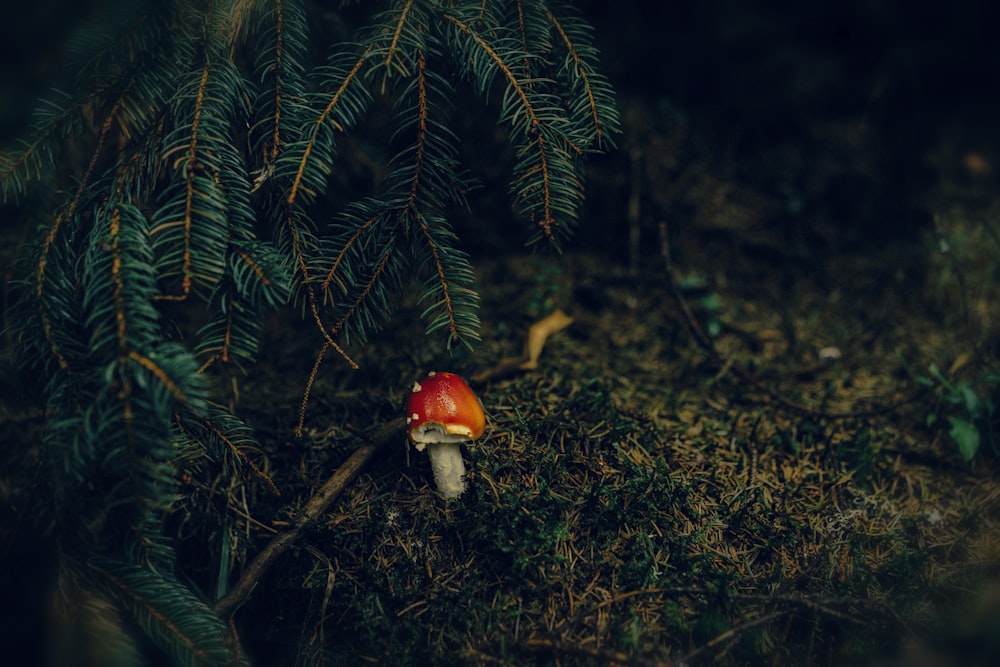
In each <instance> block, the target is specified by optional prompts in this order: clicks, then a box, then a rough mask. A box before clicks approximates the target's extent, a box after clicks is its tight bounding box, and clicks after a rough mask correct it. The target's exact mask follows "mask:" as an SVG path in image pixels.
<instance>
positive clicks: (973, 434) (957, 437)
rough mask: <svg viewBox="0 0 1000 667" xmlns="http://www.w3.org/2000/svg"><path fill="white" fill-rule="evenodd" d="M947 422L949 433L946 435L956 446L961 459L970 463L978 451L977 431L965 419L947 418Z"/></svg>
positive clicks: (974, 426)
mask: <svg viewBox="0 0 1000 667" xmlns="http://www.w3.org/2000/svg"><path fill="white" fill-rule="evenodd" d="M948 421H949V422H951V431H949V432H948V435H950V436H951V438H952V440H954V441H955V442H956V443H957V444H958V451H959V453H960V454H961V455H962V458H963V459H964V460H966V461H971V460H972V458H973V457H974V456H975V455H976V452H977V451H978V450H979V430H978V429H977V428H976V425H975V424H973V423H972V422H970V421H967V420H965V419H959V418H958V417H948Z"/></svg>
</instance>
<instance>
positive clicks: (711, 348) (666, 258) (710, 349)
mask: <svg viewBox="0 0 1000 667" xmlns="http://www.w3.org/2000/svg"><path fill="white" fill-rule="evenodd" d="M659 231H660V255H661V256H662V258H663V264H664V268H665V270H666V274H667V284H668V285H669V287H670V292H671V295H672V296H673V298H674V301H676V302H677V307H678V308H679V309H680V311H681V315H682V317H683V318H684V323H685V324H686V325H687V328H688V331H690V332H691V337H692V338H694V341H695V342H696V343H697V344H698V347H700V348H701V349H703V350H704V351H705V352H707V353H708V354H709V355H710V356H711V357H712V359H714V360H715V361H716V362H717V363H718V364H720V365H721V366H723V367H724V368H725V369H726V370H731V371H732V372H733V373H734V374H735V375H736V376H737V377H739V378H740V379H741V380H743V381H744V382H746V383H747V384H749V385H751V386H753V387H754V388H755V389H757V390H758V391H760V392H762V393H763V394H765V395H767V396H768V397H769V398H771V399H772V400H774V401H775V402H777V403H779V404H780V405H782V406H783V407H785V408H788V409H789V410H793V411H795V412H798V413H800V414H803V415H806V416H809V417H813V418H815V419H853V418H858V417H872V416H874V415H881V414H885V413H887V412H892V411H893V410H896V409H898V408H900V407H902V406H904V405H906V404H908V403H912V402H913V401H915V400H917V399H918V398H920V396H922V395H923V394H924V390H923V389H918V390H917V391H914V392H913V393H911V394H908V395H907V396H904V397H903V398H900V399H898V400H895V401H892V402H890V403H886V404H884V405H877V406H875V407H872V408H868V409H865V410H848V411H845V412H836V411H830V410H817V409H816V408H811V407H809V406H808V405H805V404H804V403H799V402H798V401H793V400H792V399H790V398H788V397H787V396H784V395H782V394H781V393H780V392H778V391H776V390H774V389H772V388H771V387H769V386H767V385H766V384H764V383H763V382H761V381H760V380H758V379H757V378H755V377H754V376H753V375H752V374H751V373H750V372H749V371H747V370H746V369H745V368H743V367H742V366H741V365H740V364H738V363H736V362H735V361H734V360H733V359H729V358H728V357H726V356H725V355H723V354H722V353H721V352H719V350H718V349H717V348H716V347H715V343H713V342H712V339H711V338H709V337H708V335H707V334H706V333H705V332H704V331H703V330H702V328H701V326H700V325H699V324H698V321H697V320H696V319H695V317H694V314H693V313H692V312H691V308H690V307H689V306H688V304H687V301H685V299H684V295H683V294H681V290H680V288H679V287H678V286H677V278H676V273H675V271H674V265H673V261H672V260H671V259H670V242H669V240H668V235H667V223H665V222H661V223H660V225H659Z"/></svg>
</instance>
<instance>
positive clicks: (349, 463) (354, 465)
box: [214, 417, 406, 619]
mask: <svg viewBox="0 0 1000 667" xmlns="http://www.w3.org/2000/svg"><path fill="white" fill-rule="evenodd" d="M405 429H406V420H405V419H404V418H403V417H399V418H397V419H393V420H392V421H391V422H389V423H387V424H385V425H383V426H381V427H379V428H378V429H376V430H375V432H374V433H372V434H371V435H370V436H369V437H368V442H367V443H365V444H364V445H361V446H360V447H358V448H357V449H356V450H354V453H353V454H351V455H350V457H348V459H347V460H346V461H345V462H344V463H343V464H342V465H341V466H340V467H339V468H337V470H336V471H335V472H334V473H333V474H332V475H331V476H330V478H329V479H327V481H326V482H325V483H324V484H323V486H321V487H320V488H319V490H318V491H317V492H316V494H315V495H314V496H313V497H312V498H310V499H309V502H308V503H306V506H305V507H303V508H302V512H301V513H300V514H299V516H298V518H296V519H295V523H293V524H292V525H291V527H289V528H287V529H286V530H284V531H282V532H280V533H278V534H277V535H276V536H275V537H274V538H273V539H272V540H271V541H270V542H268V544H267V546H266V547H264V549H263V550H261V552H260V553H258V554H257V555H256V556H255V557H254V558H253V560H251V561H250V564H249V565H247V568H246V569H245V570H244V571H243V574H242V575H240V578H239V580H238V581H237V582H236V585H234V586H233V587H232V588H231V589H230V590H229V592H228V593H226V594H225V595H224V596H222V597H221V598H219V600H218V601H217V602H216V603H215V606H214V610H215V613H216V614H218V615H219V617H221V618H224V619H228V618H229V617H231V616H232V614H233V612H235V611H236V609H238V608H239V607H240V605H242V604H243V603H244V602H246V601H247V599H248V598H249V597H250V593H251V592H252V591H253V589H254V587H255V586H256V585H257V581H258V580H259V579H260V578H261V577H262V576H264V573H265V572H267V570H268V568H270V567H271V564H272V563H273V562H274V561H275V559H277V558H278V556H280V555H281V554H283V553H284V552H285V551H286V550H287V549H288V547H290V546H292V544H294V543H295V542H297V541H298V540H299V538H300V537H302V533H303V532H305V529H306V527H307V526H308V525H309V524H310V523H312V522H314V521H316V520H318V519H319V517H320V516H322V514H323V512H325V511H326V509H327V508H328V507H329V506H330V504H331V503H333V501H334V500H336V499H337V498H338V497H339V496H340V494H341V493H342V492H343V491H344V489H346V488H347V486H348V484H350V483H351V482H352V481H354V479H355V478H356V477H357V476H358V474H359V473H360V472H361V470H362V469H363V468H364V467H365V466H366V465H367V464H368V462H369V461H371V460H372V458H374V456H375V454H377V453H378V452H379V451H381V450H382V449H383V448H384V447H385V446H386V445H388V444H389V443H392V442H399V439H400V437H401V436H402V434H403V433H404V432H405Z"/></svg>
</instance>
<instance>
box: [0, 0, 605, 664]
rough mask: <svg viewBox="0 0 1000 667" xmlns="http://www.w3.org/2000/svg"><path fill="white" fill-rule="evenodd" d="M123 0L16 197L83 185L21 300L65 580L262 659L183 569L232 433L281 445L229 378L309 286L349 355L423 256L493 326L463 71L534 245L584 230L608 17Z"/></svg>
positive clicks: (477, 4)
mask: <svg viewBox="0 0 1000 667" xmlns="http://www.w3.org/2000/svg"><path fill="white" fill-rule="evenodd" d="M119 4H120V6H118V7H115V8H114V11H111V12H109V13H108V15H107V16H105V17H103V18H101V19H100V20H98V21H96V22H95V23H94V24H93V25H92V26H91V27H89V28H87V29H84V30H81V31H80V34H79V36H78V39H76V40H75V41H74V43H73V45H72V47H73V55H74V58H75V60H74V62H75V63H76V72H77V76H76V79H75V86H74V87H73V88H72V90H70V91H69V92H64V93H59V94H54V95H52V96H51V98H50V99H48V100H46V102H45V104H43V105H42V107H41V108H40V110H39V112H38V113H37V114H36V119H35V124H34V127H33V128H32V132H31V136H30V139H28V140H26V141H25V142H24V143H23V144H22V145H21V146H20V147H19V148H18V150H16V151H13V152H10V153H8V154H5V155H3V156H2V158H0V187H2V192H3V194H4V197H5V199H18V198H20V197H23V196H25V195H26V194H27V193H29V192H32V191H38V190H43V191H48V192H50V193H53V194H54V196H55V197H56V201H57V205H56V207H55V210H54V213H53V214H52V216H51V219H49V220H47V221H45V223H44V224H43V226H42V228H41V230H40V232H39V234H38V238H37V240H36V242H35V244H34V245H33V247H32V248H30V249H29V250H28V251H27V252H25V253H24V258H23V267H22V268H23V271H22V275H23V281H22V283H21V284H20V286H19V288H20V292H19V299H18V301H17V304H16V307H15V308H14V313H13V315H14V318H13V320H12V321H13V322H14V325H13V329H14V331H15V333H16V335H17V337H18V338H17V340H18V344H19V356H20V360H21V362H22V363H23V364H24V366H25V367H26V368H30V369H32V370H33V371H35V372H36V373H37V374H38V376H39V377H40V378H41V379H42V381H43V382H44V383H45V388H44V390H45V396H46V400H47V406H46V414H47V415H48V417H47V421H46V428H45V435H44V461H45V464H46V465H47V466H48V468H47V471H46V479H48V480H49V484H50V487H51V488H50V491H51V494H50V502H49V506H48V508H47V510H46V511H47V512H49V514H50V517H49V518H50V519H51V521H52V522H53V524H54V525H55V526H56V528H55V532H56V535H57V537H58V540H59V543H60V544H59V546H60V554H61V559H60V569H61V575H60V576H61V581H62V582H63V583H64V584H65V585H67V586H70V585H71V584H72V586H73V587H75V588H76V589H77V590H82V591H85V595H84V597H85V598H86V599H90V598H93V599H98V600H101V601H103V602H102V603H101V604H100V605H91V606H95V608H100V609H105V610H108V609H110V610H112V611H109V612H107V613H106V614H105V616H107V617H110V616H108V614H112V615H114V616H115V618H119V617H127V618H129V619H131V620H130V621H127V622H126V621H119V623H120V624H123V625H122V627H134V628H138V630H139V634H140V635H143V636H144V638H143V639H142V642H151V643H152V645H154V646H156V647H157V648H158V650H160V651H163V652H165V653H166V654H167V655H169V656H171V657H172V659H173V660H174V661H176V662H178V663H180V664H230V663H234V664H235V663H241V662H243V660H244V658H243V657H241V655H240V653H239V650H238V646H237V643H236V642H235V641H234V639H233V637H232V635H231V633H230V629H229V628H228V627H227V626H226V624H224V623H222V622H221V621H220V620H219V619H218V618H217V617H215V616H214V615H213V613H212V612H211V608H210V603H211V600H210V599H206V597H205V596H203V595H199V594H197V593H196V592H195V591H193V590H191V589H190V588H189V586H188V584H186V583H185V582H184V581H183V580H182V579H181V578H178V574H177V573H176V572H175V569H176V567H175V566H176V563H175V561H176V555H175V547H176V545H175V543H174V541H173V539H172V538H171V531H170V530H168V529H167V527H166V524H167V522H168V520H169V517H170V516H171V515H172V514H173V513H176V512H177V509H178V506H179V505H180V504H181V503H183V500H184V498H183V496H184V494H183V493H182V490H181V487H180V486H179V480H180V479H182V478H183V477H184V475H186V474H188V473H189V472H190V471H192V470H194V469H197V468H198V466H202V465H209V464H211V465H216V466H222V467H223V468H224V469H225V472H227V474H229V475H231V476H233V477H236V476H238V475H239V474H240V472H241V471H240V467H241V466H243V465H245V463H244V460H243V458H242V457H241V456H239V455H234V453H237V454H238V453H239V452H240V451H242V449H243V448H247V447H253V446H255V442H254V439H253V435H252V432H251V431H250V429H248V428H247V427H246V425H245V424H244V423H243V422H242V421H241V420H240V419H239V418H238V416H237V415H234V414H232V413H231V412H229V411H228V410H227V409H225V408H223V407H221V406H220V405H218V403H219V402H220V401H215V400H213V390H212V387H213V383H212V381H211V379H212V378H213V376H214V374H215V375H217V374H220V373H228V372H232V371H233V369H235V370H239V369H243V368H246V367H247V366H249V365H250V364H253V363H254V360H255V358H256V355H257V353H258V352H259V346H260V331H261V322H262V317H263V315H264V314H265V313H266V312H268V311H271V310H274V309H277V308H280V307H282V306H285V305H288V304H289V303H295V304H298V305H299V306H300V307H301V309H302V312H304V313H305V315H306V319H307V320H308V321H310V322H312V323H314V324H315V325H316V327H317V329H318V331H319V333H320V335H321V336H322V339H323V341H324V343H323V352H326V351H328V350H335V351H339V352H340V353H341V354H343V355H344V357H345V358H347V357H346V353H344V352H343V346H344V344H345V343H347V342H353V343H363V342H364V341H365V339H366V337H367V336H368V335H369V334H370V333H371V332H372V331H374V330H377V329H378V328H379V327H380V326H381V325H382V324H383V323H384V322H385V321H386V318H387V317H388V315H389V314H390V313H391V312H392V309H393V307H394V303H395V300H396V298H397V297H398V296H399V294H400V292H401V290H402V289H403V288H404V287H406V286H407V284H408V283H409V282H410V281H411V280H412V277H413V276H418V280H419V281H421V284H422V292H421V296H420V304H421V306H422V309H423V318H424V320H425V322H426V330H427V332H428V333H429V334H433V335H443V336H445V337H446V340H447V341H448V344H449V345H452V344H461V345H471V344H472V343H473V342H474V341H475V340H476V339H477V335H478V334H477V329H478V323H479V322H478V317H477V313H476V309H477V304H478V297H477V295H476V292H475V290H474V272H473V268H472V266H471V264H470V261H469V257H468V255H467V253H466V252H464V251H463V250H462V247H461V245H460V242H459V239H458V237H457V235H456V233H455V231H454V229H453V226H452V224H451V223H450V221H449V219H448V217H447V215H448V212H449V211H454V210H456V209H461V207H463V206H465V205H466V202H465V193H466V192H467V191H468V189H469V188H470V187H471V185H472V180H471V177H470V175H469V174H468V173H467V172H466V170H465V168H464V167H463V165H462V164H461V163H460V160H459V157H460V151H459V142H460V137H459V135H458V133H457V131H456V130H455V129H454V127H455V122H454V119H455V114H456V109H455V108H453V105H454V100H455V99H456V98H457V97H458V95H457V92H458V88H459V87H462V86H468V87H470V88H471V89H472V90H474V91H476V92H477V93H478V94H479V95H480V96H482V98H484V99H485V100H487V102H488V103H490V104H491V105H492V108H494V109H496V110H497V115H496V122H498V123H499V125H500V126H501V127H502V128H503V130H504V131H505V136H506V138H507V141H508V142H509V144H510V147H511V150H512V152H513V155H514V166H513V171H512V174H511V178H510V182H509V190H510V196H511V199H512V203H513V208H514V210H515V211H516V213H517V214H518V215H520V216H521V217H523V218H525V219H526V220H527V221H528V222H529V229H531V230H533V231H531V232H530V233H529V237H530V238H531V239H532V240H536V241H538V240H547V241H549V242H552V243H557V244H558V243H559V242H561V241H563V240H565V239H566V238H567V237H568V235H569V234H570V233H571V232H572V229H573V226H574V221H575V219H576V216H577V211H578V209H579V207H580V204H581V201H582V198H583V184H582V164H583V160H584V158H585V157H586V156H587V155H588V154H591V153H595V152H599V151H602V150H605V149H607V148H608V147H610V146H612V144H613V140H614V137H615V136H616V134H617V133H618V131H619V119H618V115H617V112H616V110H615V106H614V100H613V93H612V90H611V87H610V85H609V83H608V81H607V80H606V79H605V78H604V77H603V76H602V75H601V74H600V72H599V71H598V58H597V53H596V51H595V49H594V47H593V43H592V39H591V34H590V28H589V27H588V26H587V25H586V23H585V22H584V21H583V20H582V19H581V18H580V17H579V15H578V14H577V13H576V12H575V11H574V10H573V9H572V8H571V7H569V6H565V5H563V4H561V3H554V2H544V1H543V0H495V1H490V2H481V1H479V0H453V1H450V2H444V1H441V0H394V1H392V2H388V3H386V5H387V6H385V5H382V6H381V9H380V10H378V11H374V12H373V13H372V14H371V15H370V16H368V17H367V18H366V20H365V26H364V27H363V29H361V30H359V31H358V32H357V34H356V35H355V36H354V38H353V40H351V41H345V40H339V39H338V40H334V41H335V43H332V44H329V45H322V44H315V43H312V42H311V39H312V37H311V35H310V25H311V24H313V23H315V22H316V21H318V20H319V18H318V17H319V15H320V14H321V12H326V13H327V14H329V13H330V12H335V11H337V7H336V5H339V3H330V4H332V5H335V6H334V7H331V8H320V7H316V6H314V5H315V4H316V3H311V4H309V5H307V4H306V3H304V2H303V1H302V0H155V1H150V2H141V3H139V2H122V3H119ZM320 4H322V3H320ZM351 9H352V10H355V9H358V8H351ZM324 51H325V52H326V53H325V54H324V55H323V56H321V57H319V58H317V57H316V56H315V55H314V54H315V53H317V52H321V53H322V52H324ZM376 100H377V101H378V103H379V104H382V105H386V104H387V105H389V108H391V122H392V125H393V131H392V133H391V136H389V137H387V138H385V149H386V150H387V151H388V154H389V155H391V157H390V159H389V160H388V161H387V163H386V165H385V173H386V177H385V178H384V179H383V180H382V182H381V184H380V187H379V188H378V190H377V191H373V192H370V193H364V194H363V195H362V196H360V197H359V198H357V199H356V200H353V201H341V200H338V199H337V198H336V197H334V196H333V195H332V193H331V189H330V181H331V177H332V176H333V175H335V173H336V171H337V170H338V169H341V168H342V167H343V163H344V162H345V161H349V160H350V159H351V158H350V157H349V156H342V155H340V154H339V149H340V148H341V147H342V142H343V139H344V137H345V136H346V135H348V134H349V133H351V132H352V130H354V129H355V128H357V127H358V125H359V124H360V123H361V122H362V121H363V120H364V119H365V118H366V117H367V116H368V115H369V114H371V113H372V109H373V104H374V103H375V102H376ZM491 122H492V121H491ZM80 154H82V155H83V156H84V158H83V159H82V160H78V159H76V157H77V156H79V155H80ZM77 163H79V164H78V166H77ZM179 314H180V315H179ZM178 317H183V318H185V321H196V322H197V323H198V324H197V326H196V327H194V328H192V329H191V330H190V331H188V330H186V329H184V328H183V327H178V326H176V325H175V324H174V322H175V320H176V319H177V318H178ZM320 358H322V357H320ZM229 556H230V554H229V553H227V552H226V550H225V549H223V554H222V555H220V556H219V560H220V562H219V565H218V570H219V572H220V577H219V579H220V586H219V590H217V591H216V594H221V593H222V592H224V589H225V581H226V577H225V576H224V575H225V573H228V568H229V564H228V562H227V559H228V558H229ZM88 596H89V597H88ZM84 606H86V605H84ZM133 634H134V633H133ZM126 635H127V633H126ZM119 641H124V640H121V639H119ZM137 646H139V645H138V644H132V645H130V646H129V647H120V648H121V651H119V653H120V655H123V656H129V655H132V654H135V653H136V652H138V651H139V648H137Z"/></svg>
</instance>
